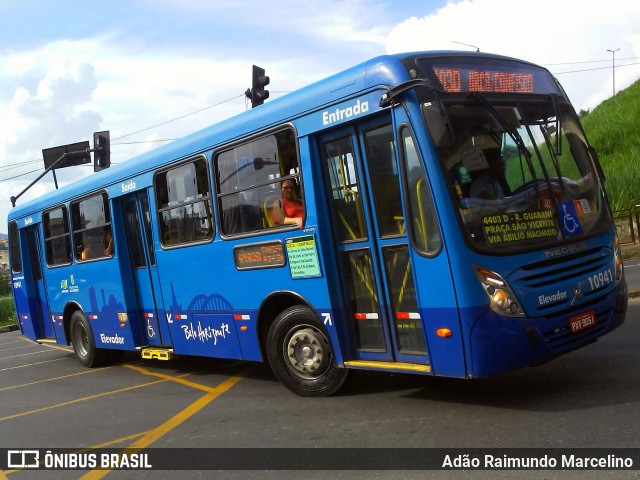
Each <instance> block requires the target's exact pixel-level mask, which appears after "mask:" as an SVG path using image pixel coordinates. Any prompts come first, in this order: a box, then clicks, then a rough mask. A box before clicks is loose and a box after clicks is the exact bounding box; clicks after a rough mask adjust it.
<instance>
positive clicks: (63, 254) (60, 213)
mask: <svg viewBox="0 0 640 480" xmlns="http://www.w3.org/2000/svg"><path fill="white" fill-rule="evenodd" d="M43 223H44V243H45V255H46V259H47V265H49V266H50V267H53V266H57V265H68V264H69V263H71V235H70V233H69V218H68V214H67V207H66V206H65V205H62V206H61V207H58V208H55V209H53V210H50V211H48V212H45V213H44V215H43Z"/></svg>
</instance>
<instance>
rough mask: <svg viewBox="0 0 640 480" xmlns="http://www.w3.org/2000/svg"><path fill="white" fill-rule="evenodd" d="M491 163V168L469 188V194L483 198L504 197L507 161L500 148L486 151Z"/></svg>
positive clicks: (485, 154) (488, 160)
mask: <svg viewBox="0 0 640 480" xmlns="http://www.w3.org/2000/svg"><path fill="white" fill-rule="evenodd" d="M484 156H485V158H486V159H487V162H488V163H489V168H487V169H486V171H485V172H484V173H483V174H482V175H481V176H479V177H478V178H476V179H475V180H474V181H473V183H472V184H471V187H470V189H469V195H470V196H471V197H474V198H481V199H483V200H500V199H502V198H504V189H503V187H502V185H503V182H504V171H505V162H504V159H503V158H502V155H501V154H500V149H491V150H487V151H485V152H484Z"/></svg>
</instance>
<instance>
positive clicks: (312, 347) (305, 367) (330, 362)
mask: <svg viewBox="0 0 640 480" xmlns="http://www.w3.org/2000/svg"><path fill="white" fill-rule="evenodd" d="M267 357H268V358H269V364H270V365H271V369H272V370H273V373H274V375H275V376H276V377H277V378H278V380H280V382H281V383H282V384H283V385H285V386H286V387H287V388H288V389H289V390H291V391H293V392H294V393H296V394H298V395H300V396H303V397H326V396H329V395H332V394H333V393H335V392H336V391H337V390H338V389H339V388H340V387H341V386H342V384H343V383H344V381H345V380H346V379H347V375H348V373H349V371H348V370H346V369H344V368H340V367H338V365H337V364H336V362H335V358H334V355H333V349H332V348H331V342H329V339H328V336H327V334H326V332H325V329H324V325H323V324H322V322H321V321H320V319H319V318H318V317H317V316H316V315H315V313H314V312H313V311H312V310H311V309H309V308H307V307H302V306H295V307H290V308H288V309H286V310H285V311H284V312H282V313H281V314H280V315H279V316H278V317H277V318H276V320H275V321H274V322H273V324H272V325H271V328H270V329H269V334H268V336H267Z"/></svg>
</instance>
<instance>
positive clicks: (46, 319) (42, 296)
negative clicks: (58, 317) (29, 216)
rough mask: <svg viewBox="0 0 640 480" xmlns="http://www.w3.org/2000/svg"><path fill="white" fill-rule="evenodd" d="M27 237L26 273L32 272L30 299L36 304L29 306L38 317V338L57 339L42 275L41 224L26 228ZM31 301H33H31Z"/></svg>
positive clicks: (36, 332) (36, 322)
mask: <svg viewBox="0 0 640 480" xmlns="http://www.w3.org/2000/svg"><path fill="white" fill-rule="evenodd" d="M24 232H25V235H26V238H27V255H28V256H29V264H30V270H25V281H26V280H27V278H26V275H27V274H28V273H31V280H32V281H33V286H34V289H33V292H34V294H33V298H31V299H30V300H31V301H32V302H35V305H33V304H31V305H30V306H29V310H30V312H32V315H36V316H37V317H36V318H34V319H33V324H34V329H35V334H36V338H37V339H38V340H44V339H50V340H53V339H55V330H54V327H53V319H52V318H51V315H50V314H49V307H48V305H49V303H48V301H47V287H46V284H45V280H44V277H43V275H42V272H43V265H42V259H43V255H42V246H41V243H40V224H37V225H32V226H30V227H27V228H25V229H24ZM30 303H31V302H30Z"/></svg>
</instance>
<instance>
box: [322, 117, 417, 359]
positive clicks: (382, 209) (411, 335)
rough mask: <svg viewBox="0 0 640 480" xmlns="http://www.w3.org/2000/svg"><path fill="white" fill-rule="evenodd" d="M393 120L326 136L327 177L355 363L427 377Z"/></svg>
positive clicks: (323, 144)
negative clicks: (387, 365) (409, 368)
mask: <svg viewBox="0 0 640 480" xmlns="http://www.w3.org/2000/svg"><path fill="white" fill-rule="evenodd" d="M388 119H389V117H385V120H387V121H386V122H383V123H380V121H378V122H376V123H367V124H361V125H359V126H358V127H354V128H349V129H341V130H339V131H335V132H333V133H332V134H331V135H330V136H323V137H321V138H320V148H321V155H322V163H323V168H324V169H325V172H324V173H325V175H324V177H325V182H326V185H327V191H328V197H329V203H330V211H331V214H332V216H333V223H334V229H335V232H336V245H337V250H338V252H337V253H338V261H339V263H340V270H341V273H342V282H343V285H342V287H343V291H344V292H345V293H346V296H347V302H346V309H347V318H348V323H349V324H350V327H351V333H352V336H353V347H354V357H355V358H356V359H360V360H368V361H382V362H403V363H411V364H423V367H421V368H423V371H425V372H428V371H429V366H428V363H429V356H428V352H427V344H426V340H425V335H424V329H423V323H422V318H421V314H420V309H419V306H418V299H417V294H416V288H415V285H414V280H413V275H414V274H413V269H412V264H411V259H410V255H409V244H408V240H407V232H406V228H405V221H404V215H403V208H402V200H401V192H400V181H399V179H400V174H399V172H398V166H397V165H398V164H397V161H396V151H395V150H396V149H395V146H394V133H393V127H392V124H391V122H390V121H389V120H388ZM354 365H355V364H354ZM398 366H399V365H398Z"/></svg>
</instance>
